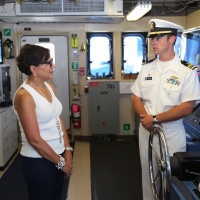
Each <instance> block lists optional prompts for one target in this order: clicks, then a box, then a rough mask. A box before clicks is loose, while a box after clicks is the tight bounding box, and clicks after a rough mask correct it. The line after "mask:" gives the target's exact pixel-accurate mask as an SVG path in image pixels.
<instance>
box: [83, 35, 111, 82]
mask: <svg viewBox="0 0 200 200" xmlns="http://www.w3.org/2000/svg"><path fill="white" fill-rule="evenodd" d="M99 36H105V37H107V38H108V39H109V45H110V61H109V63H110V69H109V70H110V73H109V74H108V75H105V77H102V76H100V77H95V76H93V75H92V74H91V69H90V63H91V60H90V39H91V38H92V37H99ZM86 38H87V79H108V78H113V79H114V73H113V32H87V33H86Z"/></svg>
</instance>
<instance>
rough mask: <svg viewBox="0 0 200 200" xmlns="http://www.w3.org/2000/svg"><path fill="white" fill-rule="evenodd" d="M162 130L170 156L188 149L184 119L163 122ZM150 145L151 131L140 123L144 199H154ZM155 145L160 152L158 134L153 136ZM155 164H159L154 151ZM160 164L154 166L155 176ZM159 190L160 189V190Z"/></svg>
mask: <svg viewBox="0 0 200 200" xmlns="http://www.w3.org/2000/svg"><path fill="white" fill-rule="evenodd" d="M162 130H163V132H164V134H165V138H166V140H167V146H168V150H169V153H170V156H173V154H174V153H175V152H183V151H185V150H186V136H185V129H184V126H183V124H182V121H176V122H169V123H163V124H162ZM148 145H149V132H148V131H146V130H145V129H144V128H143V126H142V125H141V124H140V129H139V148H140V161H141V168H142V192H143V200H154V196H153V193H152V189H151V184H150V175H149V161H148ZM153 147H154V148H155V149H156V151H157V152H158V153H159V141H158V136H157V135H154V136H153ZM153 156H154V158H153V164H157V162H156V161H157V159H156V158H155V154H154V153H153ZM157 167H158V165H156V166H154V167H153V169H154V171H155V172H154V176H155V175H156V174H157V172H158V168H157ZM158 191H159V190H158Z"/></svg>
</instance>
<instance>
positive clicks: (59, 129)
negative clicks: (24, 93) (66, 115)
mask: <svg viewBox="0 0 200 200" xmlns="http://www.w3.org/2000/svg"><path fill="white" fill-rule="evenodd" d="M30 82H31V83H32V84H33V86H34V87H35V88H36V89H37V90H38V91H39V92H40V93H41V94H42V96H43V97H44V98H45V99H46V100H47V101H48V102H49V100H48V99H47V97H46V96H45V94H44V93H43V92H42V91H41V90H40V89H39V88H38V87H37V86H36V85H35V84H34V83H33V82H32V81H30ZM44 86H45V88H46V89H47V91H48V93H49V96H50V97H51V103H50V102H49V103H50V104H51V106H52V108H53V112H54V117H55V118H56V127H57V129H58V132H59V135H60V142H61V137H62V136H61V133H62V128H61V122H60V119H59V118H58V117H56V111H55V107H54V104H53V96H52V94H51V92H50V91H49V89H48V88H47V86H46V85H45V84H44Z"/></svg>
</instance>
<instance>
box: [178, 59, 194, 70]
mask: <svg viewBox="0 0 200 200" xmlns="http://www.w3.org/2000/svg"><path fill="white" fill-rule="evenodd" d="M181 63H182V64H183V65H185V66H186V67H188V68H190V69H191V70H194V69H195V68H196V67H195V66H194V65H192V64H190V63H189V62H186V61H185V60H181Z"/></svg>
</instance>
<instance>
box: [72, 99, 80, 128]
mask: <svg viewBox="0 0 200 200" xmlns="http://www.w3.org/2000/svg"><path fill="white" fill-rule="evenodd" d="M71 113H72V123H73V127H74V128H81V106H80V104H78V103H73V104H72V106H71Z"/></svg>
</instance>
